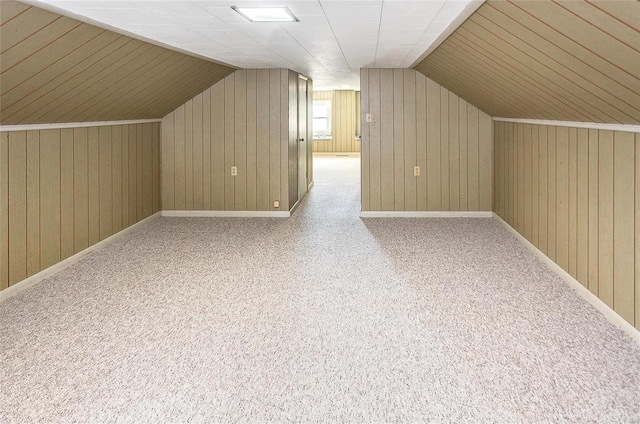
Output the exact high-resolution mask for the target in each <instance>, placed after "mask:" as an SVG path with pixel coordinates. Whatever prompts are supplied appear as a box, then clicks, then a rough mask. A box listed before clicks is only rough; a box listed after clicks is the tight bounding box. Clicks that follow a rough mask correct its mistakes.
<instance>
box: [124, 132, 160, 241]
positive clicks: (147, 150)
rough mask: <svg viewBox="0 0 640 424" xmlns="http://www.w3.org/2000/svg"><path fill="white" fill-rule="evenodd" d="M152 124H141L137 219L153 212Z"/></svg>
mask: <svg viewBox="0 0 640 424" xmlns="http://www.w3.org/2000/svg"><path fill="white" fill-rule="evenodd" d="M153 125H154V124H152V123H147V124H144V125H143V126H142V139H141V145H142V166H141V168H142V216H141V217H140V218H138V219H143V218H146V217H148V216H151V214H152V213H153V193H152V191H153V145H152V144H153ZM114 141H115V138H114ZM114 173H115V171H114ZM114 203H115V191H114ZM114 221H115V220H114ZM114 232H115V229H114Z"/></svg>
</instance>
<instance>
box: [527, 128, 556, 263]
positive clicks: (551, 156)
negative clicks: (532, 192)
mask: <svg viewBox="0 0 640 424" xmlns="http://www.w3.org/2000/svg"><path fill="white" fill-rule="evenodd" d="M547 155H548V156H547V166H548V167H549V168H548V170H549V176H548V179H547V187H548V190H549V198H548V203H547V213H548V220H549V221H548V222H549V225H548V228H547V252H548V253H547V256H548V257H549V258H551V259H552V260H554V261H555V259H556V218H557V215H556V210H557V197H556V187H557V186H556V168H557V165H556V128H555V127H548V128H547ZM517 196H518V197H519V195H517Z"/></svg>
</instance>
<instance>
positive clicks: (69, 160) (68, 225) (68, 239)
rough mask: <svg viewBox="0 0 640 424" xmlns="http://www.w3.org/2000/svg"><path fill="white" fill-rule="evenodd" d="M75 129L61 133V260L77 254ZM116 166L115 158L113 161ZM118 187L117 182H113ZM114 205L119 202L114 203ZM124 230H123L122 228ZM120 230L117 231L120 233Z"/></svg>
mask: <svg viewBox="0 0 640 424" xmlns="http://www.w3.org/2000/svg"><path fill="white" fill-rule="evenodd" d="M73 155H74V150H73V129H71V128H68V129H63V130H61V131H60V259H61V260H62V259H66V258H68V257H69V256H71V255H73V254H74V253H75V246H74V223H73V220H74V218H73ZM111 164H112V166H113V165H114V162H113V158H112V160H111ZM112 186H113V187H114V189H113V190H114V191H115V187H116V182H115V181H113V182H112ZM113 204H114V205H116V204H117V202H115V201H114V202H113ZM120 229H122V228H120ZM120 229H118V230H117V231H120Z"/></svg>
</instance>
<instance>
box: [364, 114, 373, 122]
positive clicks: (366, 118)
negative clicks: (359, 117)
mask: <svg viewBox="0 0 640 424" xmlns="http://www.w3.org/2000/svg"><path fill="white" fill-rule="evenodd" d="M365 121H366V122H373V114H371V113H367V114H366V115H365Z"/></svg>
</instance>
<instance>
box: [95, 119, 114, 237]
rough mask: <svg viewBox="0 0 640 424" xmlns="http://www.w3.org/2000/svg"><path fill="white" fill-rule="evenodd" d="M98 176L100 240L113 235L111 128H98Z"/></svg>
mask: <svg viewBox="0 0 640 424" xmlns="http://www.w3.org/2000/svg"><path fill="white" fill-rule="evenodd" d="M98 138H99V139H98V144H99V147H98V149H99V152H100V153H99V161H98V166H99V170H98V173H99V175H100V177H99V179H100V240H104V239H105V238H107V237H109V236H110V235H111V234H113V211H112V210H111V205H112V203H113V198H112V188H113V185H112V184H113V181H112V180H111V127H100V128H99V135H98Z"/></svg>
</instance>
